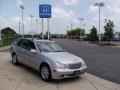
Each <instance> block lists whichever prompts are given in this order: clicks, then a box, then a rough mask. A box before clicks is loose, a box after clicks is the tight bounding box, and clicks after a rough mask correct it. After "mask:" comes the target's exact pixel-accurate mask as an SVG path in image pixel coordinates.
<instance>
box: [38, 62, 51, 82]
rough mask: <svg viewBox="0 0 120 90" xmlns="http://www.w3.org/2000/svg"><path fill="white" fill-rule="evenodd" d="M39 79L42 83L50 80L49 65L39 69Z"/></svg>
mask: <svg viewBox="0 0 120 90" xmlns="http://www.w3.org/2000/svg"><path fill="white" fill-rule="evenodd" d="M40 77H41V79H42V80H44V81H50V80H51V78H52V77H51V69H50V67H49V65H47V64H44V65H42V66H41V68H40Z"/></svg>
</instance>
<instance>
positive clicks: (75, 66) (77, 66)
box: [69, 63, 81, 69]
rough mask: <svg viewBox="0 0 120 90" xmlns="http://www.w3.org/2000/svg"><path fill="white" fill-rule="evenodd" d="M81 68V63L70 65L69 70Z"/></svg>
mask: <svg viewBox="0 0 120 90" xmlns="http://www.w3.org/2000/svg"><path fill="white" fill-rule="evenodd" d="M80 67H81V63H75V64H69V69H79V68H80Z"/></svg>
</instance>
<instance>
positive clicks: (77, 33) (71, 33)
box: [67, 28, 85, 36]
mask: <svg viewBox="0 0 120 90" xmlns="http://www.w3.org/2000/svg"><path fill="white" fill-rule="evenodd" d="M67 35H68V36H80V35H81V36H84V35H85V30H84V29H81V28H76V29H73V30H70V31H67Z"/></svg>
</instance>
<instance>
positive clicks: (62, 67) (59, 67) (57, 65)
mask: <svg viewBox="0 0 120 90" xmlns="http://www.w3.org/2000/svg"><path fill="white" fill-rule="evenodd" d="M55 66H56V68H58V69H67V68H68V66H67V65H65V64H62V63H60V62H56V63H55Z"/></svg>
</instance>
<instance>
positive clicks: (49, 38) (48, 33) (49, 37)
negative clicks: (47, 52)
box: [47, 18, 50, 40]
mask: <svg viewBox="0 0 120 90" xmlns="http://www.w3.org/2000/svg"><path fill="white" fill-rule="evenodd" d="M47 26H48V40H49V39H50V33H49V29H50V27H49V18H48V19H47Z"/></svg>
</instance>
